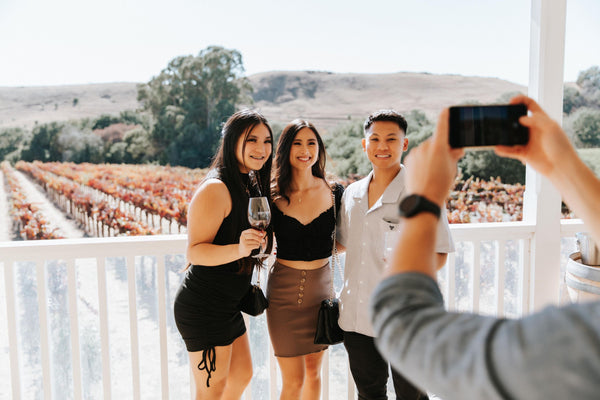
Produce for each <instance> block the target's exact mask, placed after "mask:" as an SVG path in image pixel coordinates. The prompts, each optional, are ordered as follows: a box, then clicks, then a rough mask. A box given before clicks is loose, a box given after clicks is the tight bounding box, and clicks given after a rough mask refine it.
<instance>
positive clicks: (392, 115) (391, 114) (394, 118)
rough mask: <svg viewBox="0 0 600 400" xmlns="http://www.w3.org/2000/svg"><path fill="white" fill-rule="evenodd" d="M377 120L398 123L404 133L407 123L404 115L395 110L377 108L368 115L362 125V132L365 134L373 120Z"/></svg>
mask: <svg viewBox="0 0 600 400" xmlns="http://www.w3.org/2000/svg"><path fill="white" fill-rule="evenodd" d="M377 121H389V122H394V123H396V124H398V126H399V127H400V129H402V130H403V131H404V134H405V135H406V129H407V128H408V123H407V122H406V119H404V117H403V116H402V115H401V114H400V113H399V112H397V111H395V110H378V111H375V112H374V113H372V114H371V115H369V116H368V117H367V119H366V120H365V123H364V125H363V129H364V133H365V134H366V133H367V131H368V130H369V128H371V125H373V122H377Z"/></svg>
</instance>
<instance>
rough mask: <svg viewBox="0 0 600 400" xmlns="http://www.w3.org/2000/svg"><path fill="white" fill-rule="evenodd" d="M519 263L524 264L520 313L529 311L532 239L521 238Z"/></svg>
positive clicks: (521, 280) (521, 279)
mask: <svg viewBox="0 0 600 400" xmlns="http://www.w3.org/2000/svg"><path fill="white" fill-rule="evenodd" d="M519 247H520V249H519V250H520V251H519V265H522V266H523V269H522V270H521V277H520V283H521V284H520V285H519V286H520V293H519V294H520V297H521V302H520V303H519V315H524V314H526V313H528V312H529V285H530V282H531V279H532V277H531V239H523V240H519Z"/></svg>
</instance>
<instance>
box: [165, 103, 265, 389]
mask: <svg viewBox="0 0 600 400" xmlns="http://www.w3.org/2000/svg"><path fill="white" fill-rule="evenodd" d="M222 136H223V140H222V143H221V146H220V148H219V150H218V153H217V155H216V157H215V160H214V161H213V163H212V166H211V171H210V173H209V174H208V176H207V177H206V179H205V180H204V181H203V182H202V184H201V185H200V187H199V188H198V190H197V191H196V193H195V194H194V197H193V198H192V201H191V202H190V205H189V211H188V245H187V260H188V262H189V263H190V264H191V266H190V267H189V268H188V269H187V271H186V276H185V279H184V281H183V283H182V285H181V287H180V288H179V291H178V292H177V296H176V298H175V304H174V312H175V322H176V323H177V328H178V330H179V332H180V333H181V336H182V338H183V340H184V341H185V345H186V348H187V350H188V354H189V357H190V366H191V368H192V372H193V376H194V381H195V387H196V398H203V399H221V398H227V399H229V398H238V399H239V398H240V397H241V396H242V393H243V391H244V389H245V388H246V386H247V385H248V383H249V382H250V379H251V378H252V360H251V358H250V345H249V342H248V335H247V334H246V327H245V325H244V320H243V318H242V314H241V312H240V310H239V306H238V304H239V302H240V300H241V298H242V297H243V295H244V294H245V293H246V291H247V290H248V289H249V285H250V278H251V276H252V270H253V268H255V267H256V268H259V267H260V264H261V263H260V261H258V260H257V259H254V258H252V257H249V256H250V253H251V252H252V250H253V249H257V248H258V247H259V245H260V244H261V242H263V241H265V240H266V241H267V251H270V248H271V243H272V235H271V233H270V228H269V229H267V232H262V231H258V230H255V229H250V225H249V223H248V217H247V210H248V197H249V196H250V195H251V192H250V191H251V190H252V189H253V188H252V187H250V186H249V185H248V172H249V171H250V170H255V171H258V173H257V175H258V176H259V179H258V182H262V183H263V184H262V185H261V186H262V189H261V191H262V193H264V194H268V191H269V190H270V189H269V181H270V175H271V164H272V147H273V134H272V132H271V128H270V127H269V125H268V123H267V121H266V119H265V118H264V117H263V116H262V115H261V114H259V113H258V112H255V111H250V110H243V111H239V112H237V113H235V114H233V115H232V116H231V117H230V118H229V119H228V120H227V122H226V123H225V125H224V126H223V130H222ZM254 195H256V194H254Z"/></svg>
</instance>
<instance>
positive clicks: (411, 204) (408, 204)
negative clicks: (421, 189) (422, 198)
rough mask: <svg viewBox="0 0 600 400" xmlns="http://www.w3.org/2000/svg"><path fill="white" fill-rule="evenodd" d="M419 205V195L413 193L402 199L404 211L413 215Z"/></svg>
mask: <svg viewBox="0 0 600 400" xmlns="http://www.w3.org/2000/svg"><path fill="white" fill-rule="evenodd" d="M418 205H419V197H418V196H415V195H414V194H413V195H410V196H408V197H407V198H405V199H404V200H403V201H402V212H403V213H405V214H407V215H411V214H412V213H413V212H414V211H415V209H416V208H417V206H418Z"/></svg>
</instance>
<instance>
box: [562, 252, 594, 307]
mask: <svg viewBox="0 0 600 400" xmlns="http://www.w3.org/2000/svg"><path fill="white" fill-rule="evenodd" d="M565 284H566V285H567V291H568V292H569V298H570V299H571V302H573V303H581V302H584V301H596V300H600V267H597V266H589V265H585V264H582V262H581V253H579V252H577V253H572V254H571V255H570V256H569V261H568V262H567V268H566V271H565Z"/></svg>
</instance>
